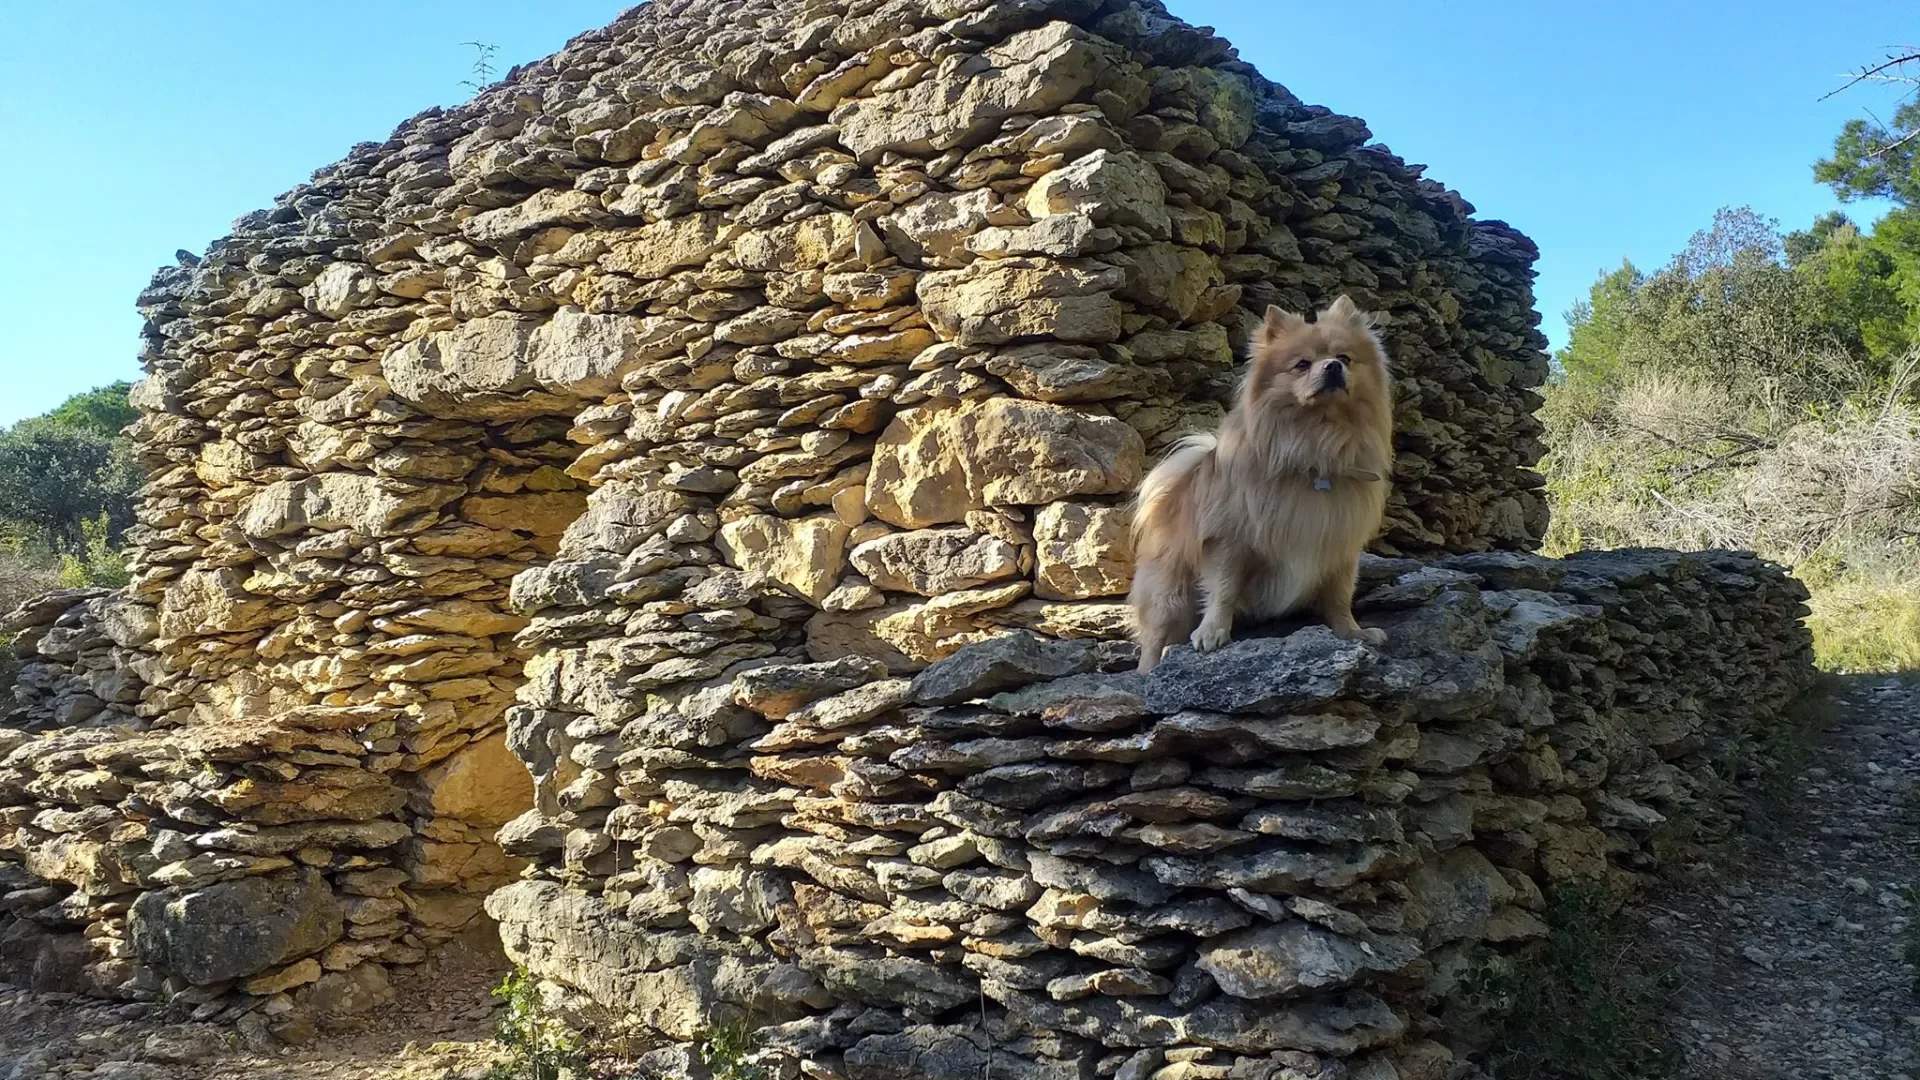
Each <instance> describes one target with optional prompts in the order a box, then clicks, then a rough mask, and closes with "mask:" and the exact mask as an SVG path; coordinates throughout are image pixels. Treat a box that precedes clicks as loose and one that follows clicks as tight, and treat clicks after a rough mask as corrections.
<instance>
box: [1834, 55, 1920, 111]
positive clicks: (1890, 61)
mask: <svg viewBox="0 0 1920 1080" xmlns="http://www.w3.org/2000/svg"><path fill="white" fill-rule="evenodd" d="M1916 61H1920V48H1914V47H1911V46H1909V47H1908V48H1907V51H1906V52H1903V53H1899V54H1897V55H1894V56H1889V57H1888V58H1887V59H1886V60H1884V61H1882V62H1881V63H1878V64H1874V65H1873V66H1871V67H1867V68H1862V69H1861V70H1860V71H1859V73H1857V74H1855V75H1854V76H1853V77H1852V78H1850V79H1848V80H1847V81H1846V82H1845V83H1843V84H1841V85H1840V86H1839V87H1838V88H1836V89H1834V90H1830V91H1828V92H1827V93H1825V94H1822V95H1820V98H1819V100H1821V101H1825V100H1827V99H1828V98H1830V97H1833V96H1834V95H1836V94H1840V93H1844V92H1846V91H1847V90H1851V89H1852V88H1854V87H1855V86H1858V85H1859V84H1861V83H1863V82H1866V81H1867V80H1868V79H1871V78H1873V77H1874V76H1876V75H1882V74H1885V73H1886V72H1888V71H1891V70H1893V69H1894V68H1897V67H1900V66H1901V65H1903V64H1911V63H1914V62H1916Z"/></svg>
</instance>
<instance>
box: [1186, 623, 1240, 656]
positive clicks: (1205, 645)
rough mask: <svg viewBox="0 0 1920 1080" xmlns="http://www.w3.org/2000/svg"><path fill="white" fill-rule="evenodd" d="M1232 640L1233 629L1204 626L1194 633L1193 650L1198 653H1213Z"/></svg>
mask: <svg viewBox="0 0 1920 1080" xmlns="http://www.w3.org/2000/svg"><path fill="white" fill-rule="evenodd" d="M1232 640H1233V629H1232V628H1231V627H1226V626H1206V625H1202V626H1201V627H1200V629H1198V630H1195V631H1194V632H1193V648H1194V650H1195V651H1196V652H1212V651H1213V650H1215V649H1218V648H1220V647H1222V646H1224V645H1225V644H1226V643H1227V642H1229V641H1232Z"/></svg>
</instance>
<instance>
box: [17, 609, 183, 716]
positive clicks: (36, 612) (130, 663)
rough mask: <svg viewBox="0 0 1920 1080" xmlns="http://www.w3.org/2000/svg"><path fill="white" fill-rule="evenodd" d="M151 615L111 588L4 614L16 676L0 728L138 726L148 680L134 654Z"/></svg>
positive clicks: (148, 637) (147, 638) (146, 638)
mask: <svg viewBox="0 0 1920 1080" xmlns="http://www.w3.org/2000/svg"><path fill="white" fill-rule="evenodd" d="M152 614H153V610H152V609H151V608H148V607H143V606H142V605H139V604H135V603H131V602H130V601H128V599H127V598H126V597H125V596H124V595H122V594H118V593H114V592H111V591H109V590H106V589H59V590H55V591H54V592H50V593H47V594H45V595H44V596H40V597H37V598H35V599H34V600H32V601H29V602H28V603H26V604H23V605H21V606H20V608H19V609H17V610H15V611H12V612H8V613H4V615H0V638H6V639H10V640H11V644H12V651H13V656H14V659H15V661H16V662H17V664H18V670H17V672H16V673H15V678H14V684H13V690H12V700H11V701H0V728H5V729H12V730H16V731H39V730H44V729H56V728H78V727H97V726H110V725H114V724H129V723H137V720H136V719H135V716H134V710H135V706H137V705H139V703H140V695H141V691H142V690H143V689H144V688H145V685H146V684H145V680H144V679H143V678H142V677H141V674H140V671H139V670H138V669H139V668H140V667H142V666H143V662H142V660H141V658H140V656H139V653H138V652H137V650H138V649H139V647H140V646H141V645H144V644H146V643H147V642H148V641H150V640H152V633H151V629H150V628H149V627H147V626H145V625H143V624H144V623H145V622H147V621H148V620H150V619H151V617H152Z"/></svg>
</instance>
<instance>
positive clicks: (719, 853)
mask: <svg viewBox="0 0 1920 1080" xmlns="http://www.w3.org/2000/svg"><path fill="white" fill-rule="evenodd" d="M1364 577H1365V581H1364V586H1365V588H1364V599H1363V601H1362V602H1361V604H1360V605H1359V606H1360V610H1361V612H1362V617H1363V619H1364V620H1365V621H1368V622H1370V623H1372V624H1374V625H1379V626H1382V627H1385V628H1386V629H1387V631H1388V635H1389V637H1388V644H1387V645H1386V646H1385V647H1384V648H1381V649H1373V648H1369V647H1367V646H1364V645H1361V644H1356V643H1349V642H1341V641H1338V640H1336V639H1334V638H1333V637H1332V636H1331V635H1330V634H1329V633H1328V632H1327V631H1326V629H1325V628H1324V627H1320V626H1311V625H1310V626H1303V627H1297V628H1288V627H1279V628H1269V629H1270V630H1271V631H1272V632H1271V633H1270V634H1268V635H1267V636H1252V637H1246V638H1244V639H1242V640H1239V641H1237V642H1235V643H1234V644H1232V645H1231V646H1229V647H1227V648H1225V649H1223V650H1220V651H1219V652H1218V653H1215V654H1211V655H1207V656H1200V655H1196V654H1194V653H1192V652H1190V651H1188V650H1184V649H1183V650H1180V651H1179V652H1176V653H1175V654H1172V655H1171V656H1170V657H1169V658H1168V660H1167V662H1166V663H1164V664H1163V665H1162V666H1161V667H1160V668H1159V669H1157V670H1156V671H1155V672H1154V673H1153V674H1152V675H1151V676H1150V677H1147V678H1145V679H1142V678H1141V677H1140V676H1138V675H1137V674H1134V673H1132V672H1131V671H1128V670H1126V669H1127V668H1129V667H1130V666H1131V664H1132V661H1133V656H1132V655H1131V651H1132V650H1131V647H1130V646H1127V645H1125V644H1123V643H1118V642H1099V643H1096V642H1088V641H1052V640H1047V639H1042V638H1039V637H1036V636H1030V635H1027V634H1024V633H1015V634H1012V635H1009V636H1005V637H1001V638H997V639H994V640H991V641H988V642H984V643H981V644H977V645H973V646H970V647H968V648H965V649H963V650H961V651H960V652H958V653H956V654H955V655H953V656H952V657H950V658H948V659H946V660H943V661H941V662H939V663H936V664H933V665H932V666H930V667H928V668H926V669H925V670H923V671H921V672H920V673H918V674H917V675H915V676H913V677H912V678H910V679H908V678H884V677H881V676H882V673H881V672H880V671H879V670H878V667H877V665H873V664H872V663H871V662H869V661H860V660H852V659H844V660H839V661H834V662H830V663H813V664H766V663H760V664H752V663H750V664H746V665H742V667H741V669H740V670H739V671H737V672H736V673H734V674H732V675H731V677H730V678H729V679H727V680H725V681H724V682H719V683H715V684H714V686H715V687H716V688H717V689H716V693H715V694H714V695H713V700H712V701H711V702H709V704H710V705H711V706H712V707H711V709H709V710H708V711H707V714H706V718H708V719H710V720H712V721H713V722H712V723H711V724H710V725H709V726H707V727H705V728H703V729H702V730H701V732H700V733H699V735H698V736H697V737H696V738H694V739H692V740H691V741H689V740H685V739H678V738H676V737H675V734H674V733H673V732H669V731H667V730H664V729H663V727H662V725H661V724H660V723H659V720H660V717H659V716H656V715H648V716H642V717H640V718H638V719H636V720H634V721H632V722H631V723H629V724H628V725H626V727H625V728H624V729H623V730H621V731H620V732H619V733H618V734H617V737H608V738H602V739H599V740H594V739H582V740H580V741H578V742H574V743H570V744H567V743H563V744H560V745H550V746H548V747H547V748H546V750H548V751H550V752H551V753H553V754H554V755H557V757H559V758H563V759H564V758H566V757H568V756H569V755H575V756H577V754H578V752H579V751H580V750H582V749H585V750H587V752H588V753H589V754H590V755H591V756H593V757H595V758H596V759H602V758H603V759H605V760H604V762H603V766H604V768H606V769H607V770H608V772H609V773H610V774H611V775H613V776H615V777H616V778H617V781H618V794H619V799H618V800H617V801H618V805H617V806H610V807H605V808H602V809H600V810H597V811H589V812H575V813H568V814H566V815H565V816H564V820H562V819H557V818H553V817H547V816H543V815H542V813H541V811H539V810H538V809H536V810H535V811H531V812H529V814H528V815H526V816H525V817H523V818H521V819H519V820H517V821H515V822H514V823H512V824H510V825H509V826H508V827H507V829H506V830H505V832H504V833H503V840H504V841H505V843H506V844H507V847H508V849H509V850H510V851H512V850H515V848H516V846H518V847H519V848H520V849H521V853H522V854H529V855H532V854H537V853H539V852H540V851H542V850H551V848H550V847H549V845H556V846H563V847H565V848H566V849H567V851H568V852H569V853H571V854H573V855H576V856H580V855H585V856H586V857H584V858H581V857H576V858H570V859H568V860H567V861H566V862H565V864H564V869H562V868H561V867H558V866H556V867H554V868H553V869H552V870H550V871H547V872H544V873H543V872H540V871H530V872H529V875H528V876H527V877H525V878H524V879H523V880H521V881H519V882H517V883H515V884H513V885H510V886H507V887H506V888H503V889H501V890H499V891H497V892H495V893H494V894H493V895H492V896H491V897H490V898H489V899H488V901H487V908H488V910H489V912H491V913H492V914H493V915H494V916H495V917H496V918H498V919H499V920H500V922H501V925H502V932H503V936H504V939H505V942H506V945H507V948H508V951H509V954H510V955H511V956H512V957H514V959H515V960H516V961H518V962H520V963H522V964H524V965H526V966H527V967H528V968H530V969H531V970H532V971H534V972H535V973H537V974H538V975H540V976H542V977H543V978H544V979H546V980H547V981H548V983H549V988H550V989H551V990H552V991H553V992H554V993H555V995H556V999H557V1000H559V1001H561V1002H562V1003H564V1004H565V1005H566V1006H567V1007H568V1009H569V1015H570V1016H571V1017H572V1018H573V1019H574V1020H575V1022H577V1023H581V1024H583V1025H591V1026H599V1027H602V1028H603V1029H605V1030H613V1029H621V1030H625V1031H630V1032H631V1031H637V1032H639V1033H641V1034H643V1035H644V1036H646V1037H649V1038H652V1039H654V1040H656V1041H659V1042H662V1043H664V1044H665V1045H663V1046H662V1048H661V1049H658V1050H656V1051H654V1052H653V1053H652V1054H651V1055H650V1057H649V1058H648V1059H647V1065H648V1067H649V1068H652V1069H654V1070H655V1071H656V1072H658V1073H660V1074H661V1075H675V1076H678V1075H684V1073H683V1072H681V1071H677V1070H681V1069H683V1068H687V1067H690V1062H691V1061H692V1058H691V1056H690V1055H691V1054H692V1050H691V1048H690V1045H689V1044H691V1043H692V1042H693V1041H694V1040H697V1039H699V1038H701V1037H702V1036H703V1035H704V1034H705V1033H707V1032H709V1031H710V1030H712V1029H714V1028H715V1027H718V1026H721V1025H728V1024H740V1023H745V1024H748V1025H751V1026H755V1027H761V1028H763V1030H762V1033H761V1039H762V1042H763V1045H764V1046H765V1047H767V1048H768V1050H769V1051H770V1052H773V1053H775V1054H776V1055H783V1056H784V1059H785V1060H786V1061H787V1063H788V1067H789V1072H790V1073H791V1071H792V1070H798V1074H799V1075H805V1076H812V1077H822V1078H842V1077H844V1078H847V1080H909V1078H911V1080H949V1078H951V1080H960V1078H963V1077H964V1078H969V1080H971V1078H973V1077H977V1076H979V1075H981V1070H982V1069H983V1068H986V1067H988V1065H989V1063H991V1068H992V1071H993V1075H995V1076H1000V1077H1035V1078H1041V1077H1044V1078H1047V1080H1091V1078H1093V1077H1109V1076H1118V1077H1123V1078H1126V1080H1142V1078H1144V1077H1147V1076H1165V1075H1167V1074H1166V1073H1164V1072H1161V1071H1159V1070H1160V1069H1161V1067H1162V1066H1163V1065H1167V1064H1169V1063H1172V1064H1178V1065H1182V1066H1184V1067H1183V1068H1182V1069H1181V1070H1180V1071H1179V1073H1178V1075H1180V1076H1183V1077H1187V1076H1191V1077H1202V1076H1205V1077H1222V1078H1229V1077H1230V1078H1236V1080H1237V1078H1242V1077H1245V1078H1280V1077H1287V1078H1301V1077H1314V1078H1323V1080H1331V1078H1334V1077H1367V1078H1369V1080H1384V1078H1388V1077H1395V1076H1398V1077H1402V1078H1409V1080H1411V1078H1421V1080H1429V1078H1431V1080H1438V1078H1440V1077H1443V1076H1447V1075H1450V1074H1449V1071H1448V1070H1449V1069H1450V1068H1451V1067H1452V1065H1453V1063H1454V1062H1455V1061H1456V1060H1457V1059H1459V1058H1461V1057H1464V1056H1466V1055H1468V1054H1470V1053H1471V1052H1472V1050H1473V1047H1472V1045H1471V1036H1470V1035H1469V1034H1468V1033H1466V1032H1463V1031H1459V1030H1453V1029H1450V1028H1449V1027H1448V1026H1447V1025H1446V1024H1445V1023H1444V1022H1443V1020H1442V1016H1443V1015H1444V1006H1445V1004H1446V1002H1447V1000H1448V998H1449V996H1450V995H1451V994H1452V993H1453V992H1454V989H1455V986H1456V983H1457V981H1458V979H1459V977H1460V975H1461V973H1462V971H1463V969H1464V968H1465V967H1466V966H1467V965H1468V964H1469V963H1470V962H1471V961H1472V960H1473V959H1474V958H1475V957H1476V955H1478V953H1479V951H1480V950H1483V949H1495V950H1503V951H1504V950H1514V949H1519V948H1524V947H1525V946H1526V943H1527V942H1529V941H1530V940H1532V939H1535V938H1537V937H1539V936H1540V935H1541V934H1542V933H1543V932H1544V925H1543V923H1542V921H1541V919H1540V917H1539V914H1538V913H1539V912H1540V910H1541V908H1542V905H1543V890H1546V889H1550V888H1551V887H1552V886H1553V885H1554V884H1555V883H1557V882H1564V881H1570V880H1583V881H1595V880H1597V881H1604V882H1608V883H1612V884H1616V885H1630V884H1632V883H1633V881H1634V879H1635V876H1636V875H1637V874H1639V873H1641V872H1644V871H1646V870H1649V869H1651V868H1652V867H1653V865H1654V859H1655V843H1654V841H1655V839H1656V838H1657V837H1661V836H1662V835H1663V833H1664V832H1665V831H1667V830H1668V829H1669V828H1670V827H1671V826H1670V824H1669V823H1671V822H1673V821H1675V820H1692V819H1694V818H1697V817H1698V816H1699V814H1698V812H1697V811H1699V810H1701V809H1704V808H1702V807H1698V806H1696V803H1697V802H1698V801H1699V800H1702V799H1710V798H1713V797H1715V792H1716V791H1717V788H1716V787H1715V784H1716V772H1715V765H1716V764H1717V763H1718V762H1719V761H1721V760H1722V758H1723V756H1724V754H1725V751H1726V750H1727V749H1728V747H1729V746H1730V745H1731V744H1732V743H1733V742H1734V741H1736V740H1741V739H1746V738H1751V737H1753V736H1754V735H1756V734H1758V733H1760V732H1761V731H1763V730H1764V729H1765V728H1766V727H1767V726H1768V725H1771V724H1774V723H1777V722H1779V721H1780V719H1781V717H1782V715H1783V712H1784V710H1785V709H1786V708H1787V707H1788V705H1789V704H1790V703H1791V702H1793V701H1794V700H1795V698H1796V697H1798V696H1799V695H1800V694H1801V693H1802V692H1803V691H1804V690H1805V689H1806V687H1807V686H1808V685H1809V682H1810V680H1811V674H1812V667H1811V663H1810V652H1809V643H1808V636H1807V633H1806V631H1805V629H1804V628H1803V626H1802V625H1801V621H1800V620H1801V617H1802V616H1803V615H1804V614H1805V609H1804V607H1803V606H1802V601H1803V600H1804V598H1805V592H1804V590H1803V589H1802V587H1801V586H1800V585H1799V584H1798V583H1797V582H1795V581H1794V580H1793V579H1791V578H1789V577H1788V576H1786V575H1785V574H1784V573H1782V572H1781V571H1779V570H1778V569H1777V568H1775V567H1772V566H1770V565H1768V564H1766V563H1763V562H1761V561H1759V560H1756V559H1754V558H1752V557H1750V556H1746V555H1740V554H1730V553H1713V554H1701V555H1682V554H1676V553H1670V552H1635V551H1625V552H1612V553H1596V554H1591V555H1582V556H1578V557H1575V558H1571V559H1567V560H1564V561H1555V560H1548V559H1543V558H1537V557H1530V556H1519V555H1505V554H1488V555H1475V556H1464V557H1457V558H1452V559H1447V560H1443V561H1440V562H1435V563H1429V564H1421V563H1412V562H1402V561H1395V560H1373V561H1370V562H1369V563H1368V565H1367V568H1366V571H1365V574H1364ZM723 721H724V722H723Z"/></svg>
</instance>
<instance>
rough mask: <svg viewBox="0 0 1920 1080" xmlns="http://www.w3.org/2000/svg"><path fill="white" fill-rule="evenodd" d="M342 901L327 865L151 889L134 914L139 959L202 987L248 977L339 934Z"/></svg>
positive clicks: (132, 933)
mask: <svg viewBox="0 0 1920 1080" xmlns="http://www.w3.org/2000/svg"><path fill="white" fill-rule="evenodd" d="M342 926H343V922H342V915H341V910H340V905H339V903H338V902H336V901H335V900H334V896H333V890H332V889H330V888H328V887H327V882H326V879H325V878H323V877H321V876H320V872H319V871H317V870H314V869H311V868H309V867H302V868H300V869H299V870H297V871H296V872H294V873H292V874H285V875H275V876H271V877H254V878H241V879H240V880H238V881H223V882H219V883H217V884H214V885H207V886H204V887H200V888H183V889H157V890H155V891H153V892H148V893H144V894H142V895H141V897H140V899H139V900H136V901H135V902H134V905H133V910H132V912H131V913H130V914H129V915H128V917H127V934H128V938H129V940H130V941H131V942H132V944H133V949H134V953H135V954H136V955H137V956H138V957H139V958H140V961H141V962H142V963H144V964H147V965H149V966H151V967H153V968H154V969H156V970H158V971H161V972H164V973H166V974H170V975H178V976H180V977H181V978H183V979H185V980H187V981H188V982H190V983H193V984H194V985H195V986H205V985H208V984H211V983H217V982H225V981H226V980H228V979H238V978H243V977H245V976H248V975H253V974H257V973H259V972H262V971H265V970H267V969H268V968H271V967H276V966H278V965H280V964H284V963H287V962H288V961H291V960H297V959H299V958H300V957H303V956H306V955H308V954H311V953H315V952H318V951H320V950H321V949H324V948H326V947H327V946H328V945H330V944H332V943H333V942H335V941H337V940H339V938H340V934H341V929H342Z"/></svg>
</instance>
